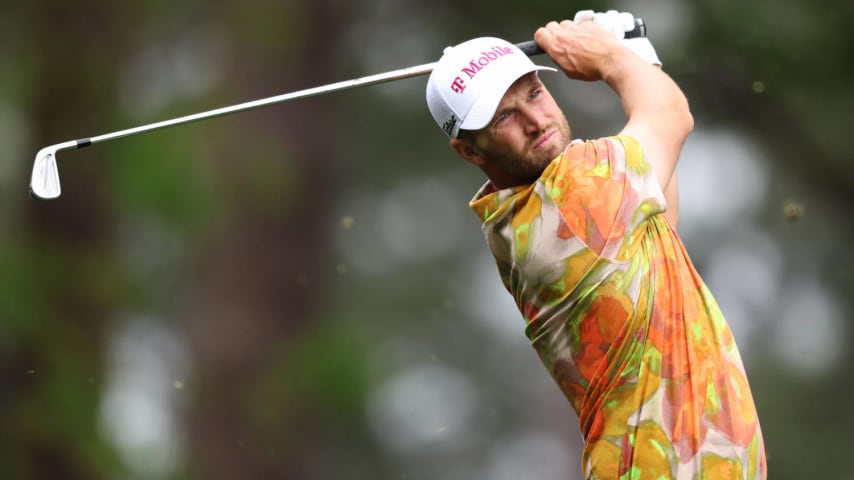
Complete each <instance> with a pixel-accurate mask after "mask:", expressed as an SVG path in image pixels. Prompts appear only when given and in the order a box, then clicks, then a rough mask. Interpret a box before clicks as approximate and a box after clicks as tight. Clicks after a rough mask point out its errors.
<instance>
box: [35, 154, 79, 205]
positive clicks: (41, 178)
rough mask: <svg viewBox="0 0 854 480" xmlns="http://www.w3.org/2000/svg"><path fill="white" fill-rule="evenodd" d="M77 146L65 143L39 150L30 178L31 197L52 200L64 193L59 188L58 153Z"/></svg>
mask: <svg viewBox="0 0 854 480" xmlns="http://www.w3.org/2000/svg"><path fill="white" fill-rule="evenodd" d="M76 146H77V142H65V143H58V144H56V145H51V146H49V147H44V148H42V149H41V150H39V153H37V154H36V160H35V163H34V164H33V174H32V176H31V177H30V196H31V197H33V198H40V199H42V200H52V199H54V198H56V197H58V196H59V194H60V193H62V189H61V188H60V186H59V169H58V168H57V166H56V154H57V152H60V151H62V150H67V149H69V148H74V147H76Z"/></svg>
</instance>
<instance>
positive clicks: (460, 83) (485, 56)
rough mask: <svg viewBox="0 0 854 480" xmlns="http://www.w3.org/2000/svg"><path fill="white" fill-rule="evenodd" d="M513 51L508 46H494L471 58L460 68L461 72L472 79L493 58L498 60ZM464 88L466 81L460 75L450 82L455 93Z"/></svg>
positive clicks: (461, 91)
mask: <svg viewBox="0 0 854 480" xmlns="http://www.w3.org/2000/svg"><path fill="white" fill-rule="evenodd" d="M512 53H513V49H511V48H510V47H500V46H497V45H496V46H494V47H492V49H491V50H487V51H485V52H481V55H480V56H479V57H477V58H475V59H473V60H471V61H470V62H469V63H468V65H466V66H465V67H463V68H462V70H461V72H462V73H464V74H466V76H467V77H468V79H469V80H471V79H473V78H474V77H475V75H477V74H478V72H480V71H481V70H483V67H485V66H487V65H489V64H490V63H492V62H493V61H494V60H498V59H499V58H501V57H503V56H504V55H509V54H512ZM465 89H466V82H465V80H464V79H463V77H462V76H458V77H456V78H454V81H453V82H451V90H453V91H455V92H457V93H463V92H464V91H465Z"/></svg>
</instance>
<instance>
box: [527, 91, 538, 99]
mask: <svg viewBox="0 0 854 480" xmlns="http://www.w3.org/2000/svg"><path fill="white" fill-rule="evenodd" d="M539 96H540V91H539V90H534V91H533V92H531V94H530V95H528V100H533V99H535V98H537V97H539Z"/></svg>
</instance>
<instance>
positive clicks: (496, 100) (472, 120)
mask: <svg viewBox="0 0 854 480" xmlns="http://www.w3.org/2000/svg"><path fill="white" fill-rule="evenodd" d="M536 71H549V72H556V71H557V69H556V68H552V67H542V66H539V65H533V66H531V68H528V69H525V70H522V71H521V72H520V73H519V75H518V76H516V77H515V78H514V77H509V78H503V79H501V80H500V81H496V82H493V83H491V84H490V85H489V88H488V89H487V90H486V91H484V92H483V93H482V94H481V95H480V97H478V99H477V100H476V101H475V102H474V104H473V105H472V107H471V110H469V112H468V114H466V119H465V121H463V123H462V124H461V125H460V129H461V130H480V129H481V128H483V127H485V126H487V125H489V122H491V121H492V117H494V116H495V111H496V110H497V109H498V105H499V104H500V103H501V99H502V98H504V94H505V93H507V90H508V89H510V86H511V85H513V84H514V83H516V80H519V79H520V78H522V77H524V76H525V75H527V74H529V73H531V72H536Z"/></svg>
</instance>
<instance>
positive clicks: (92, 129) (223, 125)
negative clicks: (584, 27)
mask: <svg viewBox="0 0 854 480" xmlns="http://www.w3.org/2000/svg"><path fill="white" fill-rule="evenodd" d="M584 8H591V9H595V10H606V9H609V8H617V9H621V10H628V11H631V12H633V13H635V14H636V15H638V16H641V17H643V18H645V19H646V21H647V25H648V27H649V32H650V33H649V36H650V38H651V40H652V41H653V43H654V44H655V45H656V48H657V50H658V53H659V56H660V57H661V58H662V60H663V61H664V66H665V70H667V71H668V72H669V73H670V74H671V75H672V76H673V77H674V78H675V79H676V81H677V82H678V83H679V84H680V85H681V86H682V87H683V89H684V91H685V92H686V94H687V96H688V97H689V100H690V102H691V105H692V110H693V113H694V116H695V121H696V129H695V132H694V133H693V135H692V136H691V137H690V139H689V141H688V143H687V144H686V146H685V150H684V153H683V155H682V158H681V163H680V166H679V177H680V180H681V182H680V185H681V191H682V224H681V226H680V230H681V233H682V236H683V239H684V241H685V243H686V246H687V248H688V250H689V252H690V254H691V255H692V257H693V259H694V261H695V263H696V265H697V267H698V269H699V270H700V271H701V273H702V275H703V277H704V278H705V280H706V281H707V283H708V284H709V286H710V288H711V290H712V291H713V292H714V293H715V295H716V296H717V298H718V300H719V301H720V303H721V306H722V308H723V311H724V313H725V314H726V316H727V318H728V319H729V321H730V323H731V325H732V327H733V330H734V332H735V335H736V338H737V340H738V343H739V345H740V348H741V351H742V355H743V357H744V361H745V363H746V366H747V369H748V371H749V375H750V379H751V383H752V388H753V393H754V397H755V399H756V401H757V404H758V408H759V412H760V419H761V421H762V426H763V430H764V433H765V439H766V443H767V451H768V461H769V469H770V478H774V479H775V480H784V479H806V478H810V479H813V478H821V479H849V478H851V473H850V471H851V469H850V466H849V465H848V463H847V462H848V460H849V459H848V458H846V456H845V455H846V454H845V452H846V451H848V449H849V448H850V446H851V437H850V433H851V431H852V429H854V412H852V409H851V408H850V406H849V402H848V399H849V398H850V397H851V395H852V394H854V385H852V382H851V381H850V380H848V376H847V375H848V373H847V372H848V368H847V366H848V365H850V363H851V362H852V360H854V358H853V357H854V355H852V349H851V348H850V347H849V345H850V343H851V339H852V335H853V334H854V332H852V312H854V301H852V296H851V293H852V290H854V276H852V268H854V258H852V249H851V248H850V246H851V245H852V243H854V226H852V225H854V224H852V221H851V208H852V193H853V192H854V162H852V159H851V151H850V149H851V147H852V120H851V118H852V117H851V115H852V112H854V95H852V89H851V87H852V80H854V75H853V73H854V72H852V69H854V62H852V61H851V59H852V58H854V30H852V29H851V28H850V27H849V25H848V23H849V22H850V20H851V18H854V15H852V14H854V4H852V3H851V2H849V1H842V0H826V1H823V2H807V1H805V0H799V1H794V2H783V3H780V2H772V1H769V0H765V1H757V2H741V1H735V0H697V1H677V0H664V1H653V0H645V1H635V2H628V1H626V2H622V3H621V2H605V1H593V0H591V1H588V2H574V1H553V0H530V1H527V2H515V3H512V2H506V3H500V4H499V3H496V2H492V1H485V0H472V1H468V2H459V1H456V0H435V1H431V2H420V1H415V0H400V1H396V2H395V1H391V0H378V1H372V2H367V1H361V2H359V1H356V2H352V1H346V0H313V1H307V0H303V1H295V0H292V1H288V0H280V1H276V2H262V1H258V0H251V1H249V0H245V1H240V2H237V1H220V2H200V1H184V2H167V1H158V0H150V1H138V2H122V1H107V0H78V1H75V2H70V1H66V0H50V1H48V0H31V1H12V0H4V1H3V2H2V3H0V79H2V80H0V140H2V146H3V148H2V153H0V478H3V479H62V480H66V479H67V480H72V479H140V480H143V479H152V480H154V479H243V478H247V479H268V478H269V479H272V478H276V479H290V478H294V479H328V478H347V479H362V478H366V479H367V478H370V479H377V478H389V479H435V478H444V479H475V478H476V479H490V480H509V479H545V480H550V479H567V478H578V475H579V472H580V467H579V464H578V457H579V455H580V445H581V442H580V438H579V434H578V426H577V421H576V418H575V416H574V414H573V413H572V411H571V410H570V408H569V405H568V404H567V403H566V402H565V401H564V400H563V398H562V397H561V395H560V393H559V391H558V389H557V387H556V386H554V385H553V384H552V381H551V379H550V378H549V377H548V375H547V373H546V371H545V369H543V368H542V367H541V366H540V364H539V361H538V360H537V358H536V355H535V354H534V352H533V350H532V349H531V348H530V347H529V345H528V344H527V341H526V339H525V337H524V333H523V329H524V325H523V322H522V320H521V317H520V316H519V314H518V313H517V312H516V310H515V308H514V306H513V304H512V302H511V301H510V298H509V296H508V295H507V294H506V293H504V292H503V290H502V288H501V286H500V283H499V280H498V276H497V273H496V270H495V267H494V265H493V263H492V260H491V257H490V255H489V253H488V251H487V249H486V246H485V243H484V241H483V238H482V236H481V233H480V229H479V224H478V222H477V219H476V217H475V216H474V214H473V213H471V212H470V211H469V209H468V206H467V202H468V200H469V199H470V198H471V196H472V195H473V194H474V192H475V191H476V190H477V188H478V187H479V186H480V184H481V183H482V181H483V178H482V177H481V175H480V173H479V172H478V171H475V170H474V169H472V168H471V167H468V166H467V165H465V164H464V163H463V162H461V161H460V160H459V159H458V158H456V157H455V155H454V154H453V153H452V151H451V150H450V149H449V148H448V146H447V141H446V139H445V137H444V135H443V134H442V133H441V131H440V130H439V129H438V127H436V125H435V124H433V122H432V120H431V118H430V116H429V114H428V112H427V109H426V106H425V103H424V86H425V82H426V78H424V77H420V78H415V79H408V80H402V81H399V82H395V83H391V84H385V85H381V86H375V87H367V88H365V89H360V90H354V91H349V92H344V93H339V94H335V95H330V96H325V97H318V98H314V99H310V100H305V101H302V102H298V103H293V104H287V105H280V106H276V107H272V108H267V109H263V110H257V111H253V112H249V113H241V114H237V115H233V116H229V117H223V118H219V119H215V120H209V121H205V122H202V123H197V124H193V125H186V126H181V127H176V128H172V129H169V130H164V131H160V132H155V133H149V134H145V135H142V136H137V137H132V138H127V139H122V140H117V141H115V142H111V143H109V144H104V145H97V146H94V147H91V148H89V149H84V150H80V151H70V152H64V153H62V154H60V161H59V167H60V170H61V177H62V181H63V194H62V196H61V197H60V198H59V199H58V200H56V201H53V202H39V201H35V200H32V199H30V198H28V196H27V194H26V192H27V185H28V182H29V175H30V168H31V165H32V159H33V158H34V155H35V153H36V151H37V150H39V149H40V148H41V147H43V146H46V145H51V144H55V143H59V142H62V141H66V140H71V139H76V138H82V137H88V136H94V135H98V134H102V133H107V132H111V131H115V130H120V129H124V128H128V127H131V126H136V125H140V124H144V123H150V122H154V121H158V120H163V119H166V118H171V117H176V116H180V115H185V114H188V113H193V112H197V111H202V110H208V109H211V108H215V107H219V106H224V105H230V104H234V103H239V102H243V101H247V100H252V99H256V98H262V97H266V96H271V95H276V94H279V93H285V92H289V91H293V90H298V89H302V88H307V87H311V86H316V85H321V84H326V83H331V82H333V81H338V80H343V79H348V78H355V77H358V76H362V75H367V74H371V73H378V72H384V71H388V70H392V69H396V68H401V67H406V66H410V65H417V64H421V63H427V62H432V61H435V60H436V59H437V58H438V57H439V55H440V54H441V51H442V49H443V48H444V47H445V46H447V45H451V44H454V43H458V42H460V41H463V40H465V39H467V38H470V37H474V36H481V35H495V36H502V37H505V38H507V39H508V40H511V41H514V42H518V41H523V40H528V39H530V38H532V34H533V31H534V30H535V29H536V28H537V27H538V26H540V25H543V24H545V23H546V22H547V21H549V20H560V19H564V18H571V17H572V15H573V12H575V11H576V10H579V9H584ZM538 60H539V61H541V62H548V59H546V58H540V59H538ZM544 78H545V81H546V84H547V85H548V86H549V88H550V89H551V90H552V91H553V93H554V94H555V96H557V97H558V98H559V102H560V103H562V105H564V106H565V107H566V108H565V110H566V112H567V114H568V116H569V119H570V122H571V124H572V126H573V131H574V134H575V135H576V136H577V137H593V136H600V135H607V134H611V133H614V132H616V131H617V130H618V129H619V128H620V127H621V125H622V122H623V117H622V112H621V110H620V106H619V102H618V101H617V99H616V98H615V97H614V96H613V95H611V93H610V91H609V90H608V89H607V88H606V87H604V86H602V85H597V84H583V83H577V82H572V81H569V80H567V79H565V78H564V77H563V76H561V75H559V74H556V75H544Z"/></svg>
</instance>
